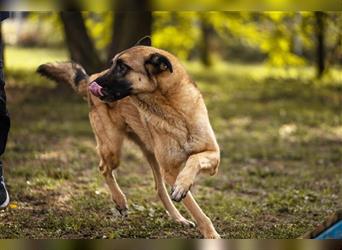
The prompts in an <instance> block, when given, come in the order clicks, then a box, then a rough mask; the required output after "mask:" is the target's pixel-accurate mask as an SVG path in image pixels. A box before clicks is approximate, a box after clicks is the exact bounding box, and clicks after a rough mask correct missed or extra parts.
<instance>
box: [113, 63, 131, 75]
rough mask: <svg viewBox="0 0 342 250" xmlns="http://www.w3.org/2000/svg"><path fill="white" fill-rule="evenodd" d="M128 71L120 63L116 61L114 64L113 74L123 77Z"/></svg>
mask: <svg viewBox="0 0 342 250" xmlns="http://www.w3.org/2000/svg"><path fill="white" fill-rule="evenodd" d="M128 70H129V66H127V65H126V64H124V63H123V62H122V61H118V62H117V63H116V66H115V70H114V72H115V74H117V75H119V76H123V75H125V74H126V73H127V71H128Z"/></svg>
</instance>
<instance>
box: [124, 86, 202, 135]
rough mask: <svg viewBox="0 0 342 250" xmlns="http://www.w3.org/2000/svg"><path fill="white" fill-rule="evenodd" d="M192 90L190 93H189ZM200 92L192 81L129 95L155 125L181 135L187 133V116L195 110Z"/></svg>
mask: <svg viewBox="0 0 342 250" xmlns="http://www.w3.org/2000/svg"><path fill="white" fill-rule="evenodd" d="M189 91H192V94H191V95H190V94H189ZM194 93H195V95H194ZM199 97H200V93H199V91H198V90H197V89H196V87H195V86H194V85H193V83H190V82H189V83H184V84H177V86H175V87H174V88H173V89H169V90H168V91H162V90H160V89H157V90H155V91H154V92H153V93H143V94H138V95H134V96H131V98H132V100H133V103H134V104H135V105H136V106H137V108H138V109H139V110H141V111H142V112H143V114H144V115H145V117H146V118H147V119H148V120H149V121H150V122H153V123H154V125H155V126H157V127H162V128H163V129H164V130H170V131H174V129H176V130H177V131H178V133H182V134H183V135H188V134H189V123H188V117H189V115H190V113H191V112H196V107H195V106H196V104H197V102H198V100H199V99H200V98H199Z"/></svg>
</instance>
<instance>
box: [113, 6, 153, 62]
mask: <svg viewBox="0 0 342 250" xmlns="http://www.w3.org/2000/svg"><path fill="white" fill-rule="evenodd" d="M113 2H114V1H113ZM113 9H114V12H113V13H114V14H113V15H114V18H113V22H114V23H113V28H112V41H111V43H110V45H109V48H108V60H111V59H112V58H113V56H114V55H115V54H117V53H118V52H120V51H122V50H125V49H128V48H129V47H132V46H133V45H134V44H135V43H136V42H137V41H138V40H139V39H140V38H142V37H144V36H150V35H151V32H152V12H151V11H148V10H149V9H150V1H149V0H126V1H115V2H114V4H113ZM132 10H135V11H132ZM136 10H141V11H136Z"/></svg>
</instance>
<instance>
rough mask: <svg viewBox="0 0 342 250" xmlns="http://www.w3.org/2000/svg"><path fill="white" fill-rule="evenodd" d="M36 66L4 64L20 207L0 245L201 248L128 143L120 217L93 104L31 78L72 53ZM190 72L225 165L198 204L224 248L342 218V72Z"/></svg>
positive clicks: (200, 188)
mask: <svg viewBox="0 0 342 250" xmlns="http://www.w3.org/2000/svg"><path fill="white" fill-rule="evenodd" d="M30 54H31V52H30V51H29V50H27V49H21V50H17V49H15V48H10V49H9V50H7V53H6V58H7V57H8V64H7V66H8V70H7V83H8V85H7V90H8V91H7V92H8V100H9V104H8V107H9V109H10V112H11V116H12V130H11V134H10V138H9V143H8V148H7V152H6V154H5V157H4V162H5V164H6V168H5V174H6V179H7V183H8V187H9V190H10V193H11V198H12V201H11V204H10V206H9V207H8V208H7V209H6V210H3V211H0V220H1V221H2V222H3V223H1V224H0V237H1V238H68V239H70V238H199V237H201V236H200V234H199V232H198V231H197V230H196V229H189V228H186V227H183V226H180V225H178V224H176V223H174V222H173V221H171V220H170V219H169V218H168V216H167V215H166V214H165V211H164V209H163V207H162V205H161V203H160V202H159V200H158V199H157V197H156V192H155V191H154V183H153V177H152V173H151V171H150V168H149V166H148V164H147V163H146V161H145V160H144V159H143V157H142V155H141V153H140V152H139V150H138V149H137V148H136V147H135V146H134V145H132V144H131V143H129V142H127V143H126V145H125V149H124V151H123V152H124V153H123V157H122V164H121V166H120V168H119V169H118V172H117V175H118V177H119V178H118V181H119V184H120V185H121V187H122V189H123V191H124V192H125V194H126V195H127V198H128V201H129V206H130V211H129V216H128V218H121V217H120V216H119V215H118V213H117V212H116V210H115V208H114V205H113V204H112V202H111V200H110V196H109V193H108V191H107V189H106V187H105V185H104V181H103V180H102V177H101V176H100V174H99V172H98V170H97V164H98V158H97V156H96V152H95V141H94V138H93V133H92V131H91V128H90V125H89V122H88V116H87V110H88V107H87V104H86V103H85V102H84V101H83V100H82V99H81V98H79V97H78V96H76V95H75V94H74V93H73V92H72V91H71V90H70V91H69V90H68V89H67V90H65V89H63V88H60V87H58V88H55V86H54V85H53V84H52V83H51V82H47V81H46V80H44V79H42V78H40V77H38V76H36V75H35V74H34V72H33V71H34V68H35V67H36V66H38V65H39V64H40V63H42V62H45V61H56V60H64V59H65V57H66V53H65V52H63V51H50V50H39V49H36V51H35V55H40V56H39V58H37V57H36V56H34V57H33V58H30V57H29V56H28V55H30ZM10 58H12V60H13V58H26V59H25V60H20V61H10ZM23 64H25V66H24V65H23ZM186 67H187V68H188V69H189V71H190V73H191V74H192V76H193V78H194V79H195V80H196V82H197V83H198V86H199V88H200V89H201V91H202V92H203V95H204V97H205V100H206V102H207V106H208V110H209V115H210V119H211V122H212V125H213V127H214V130H215V132H216V135H217V138H218V141H219V144H220V147H221V153H222V160H221V165H220V170H219V173H218V175H217V176H215V177H207V176H200V177H199V178H198V181H197V183H196V185H195V186H194V188H193V192H194V194H195V197H196V198H197V200H198V202H199V204H200V205H201V207H202V208H203V209H204V211H205V212H206V213H207V214H208V216H209V217H210V218H212V220H213V223H214V225H215V226H216V228H217V230H218V232H219V233H220V234H221V235H222V237H224V238H259V239H263V238H267V239H269V238H276V239H288V238H296V237H299V236H301V235H302V234H303V233H305V232H306V231H308V230H310V229H312V228H313V227H314V226H315V225H316V224H317V223H319V222H321V221H322V220H324V218H325V217H326V216H327V215H328V214H329V213H332V212H333V211H335V210H337V209H339V208H340V207H341V197H342V195H341V190H342V178H341V177H342V174H341V173H342V172H341V168H342V114H341V105H342V85H341V79H342V77H341V76H342V75H341V71H338V70H337V69H335V70H334V71H333V72H332V73H331V74H330V75H329V76H328V77H326V78H325V80H323V81H320V82H317V81H313V80H311V79H312V75H313V69H311V68H302V69H293V68H291V69H287V70H279V69H272V68H267V67H265V66H263V65H231V64H223V63H221V64H218V65H215V66H214V67H213V68H212V69H210V70H207V69H204V68H202V67H201V66H200V65H199V64H197V63H191V64H186ZM286 72H291V73H289V74H286ZM177 206H178V207H179V208H180V210H181V211H182V212H183V213H184V214H185V210H184V208H183V207H182V206H181V205H177Z"/></svg>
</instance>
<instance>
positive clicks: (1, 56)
mask: <svg viewBox="0 0 342 250" xmlns="http://www.w3.org/2000/svg"><path fill="white" fill-rule="evenodd" d="M2 35H3V34H2V23H1V22H0V46H2V48H1V50H0V51H1V55H0V58H1V61H2V64H3V66H2V67H3V68H4V67H5V62H4V49H5V44H4V39H3V36H2Z"/></svg>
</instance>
